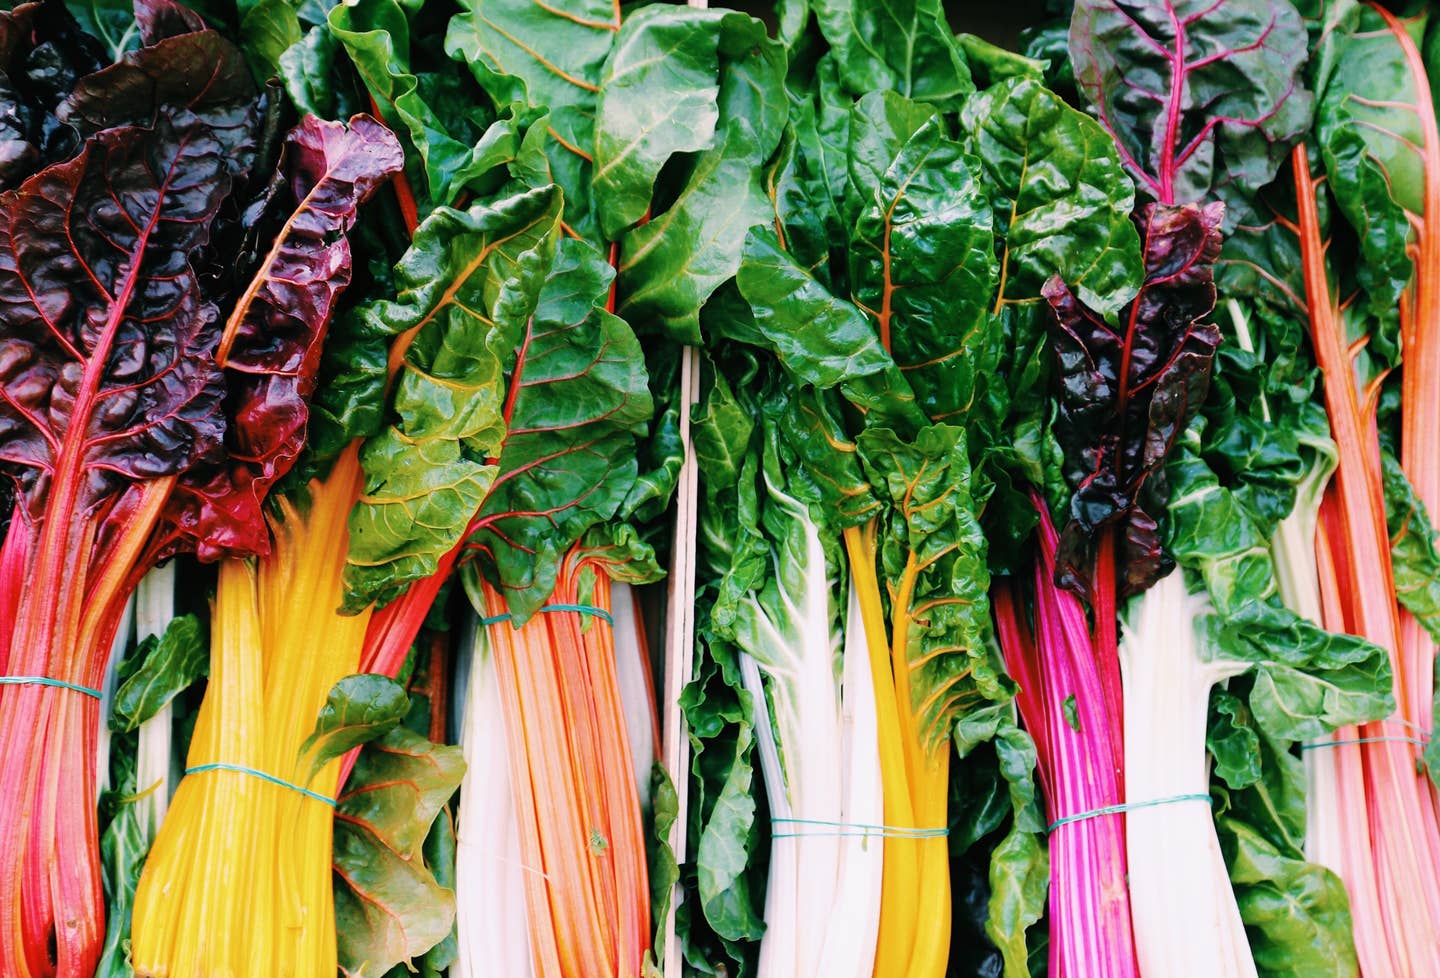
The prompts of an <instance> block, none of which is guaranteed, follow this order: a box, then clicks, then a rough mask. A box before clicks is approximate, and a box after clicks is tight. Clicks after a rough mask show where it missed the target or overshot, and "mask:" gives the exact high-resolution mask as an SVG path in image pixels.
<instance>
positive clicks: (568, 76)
mask: <svg viewBox="0 0 1440 978" xmlns="http://www.w3.org/2000/svg"><path fill="white" fill-rule="evenodd" d="M461 7H462V10H463V12H462V13H460V14H458V15H457V16H455V17H452V18H451V20H450V26H449V28H448V30H447V31H446V34H445V51H446V53H447V54H449V55H450V57H451V58H453V59H455V60H456V61H460V62H462V63H464V64H466V65H468V66H469V68H470V71H471V73H472V74H473V75H474V76H475V79H476V81H478V82H479V83H480V85H481V87H482V88H484V89H485V90H486V91H487V92H488V93H489V94H490V96H491V98H493V99H494V100H495V102H496V103H497V104H500V105H505V104H510V103H514V102H519V103H523V104H525V105H528V106H529V107H530V108H532V109H535V110H541V109H543V110H546V111H548V117H547V118H546V120H545V123H544V126H543V130H542V134H541V137H540V138H541V139H542V140H543V148H542V150H541V153H542V155H543V157H544V159H545V179H544V180H543V181H542V182H545V183H549V182H554V183H557V184H559V185H560V186H561V187H562V188H563V189H564V191H565V206H566V221H567V223H568V225H569V226H570V227H571V228H573V229H575V230H576V231H578V232H579V233H580V234H582V235H585V236H586V237H587V238H594V237H595V235H594V231H593V228H594V218H593V215H592V213H591V211H592V202H591V200H590V193H589V187H590V182H591V178H592V171H593V165H592V157H593V154H594V152H595V124H596V107H597V103H598V101H599V93H600V81H601V71H602V68H603V67H604V64H605V59H606V58H607V57H608V56H609V54H610V50H611V47H612V45H614V43H615V36H616V32H617V31H618V30H619V26H620V25H619V20H620V17H619V7H618V6H616V5H615V4H614V3H613V2H612V0H583V2H581V3H566V4H564V5H563V6H557V5H552V4H548V3H536V4H521V3H512V2H503V0H501V2H497V0H466V2H463V3H462V4H461Z"/></svg>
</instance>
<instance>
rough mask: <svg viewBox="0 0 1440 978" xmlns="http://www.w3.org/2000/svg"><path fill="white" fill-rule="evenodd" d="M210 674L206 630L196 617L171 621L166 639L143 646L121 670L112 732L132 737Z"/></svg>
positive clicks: (161, 638) (188, 616)
mask: <svg viewBox="0 0 1440 978" xmlns="http://www.w3.org/2000/svg"><path fill="white" fill-rule="evenodd" d="M209 672H210V657H209V654H208V650H207V647H206V644H205V629H204V627H203V626H202V625H201V624H200V619H199V618H197V617H196V616H195V615H181V616H179V617H178V618H174V619H172V620H171V621H170V624H169V625H167V626H166V627H165V631H164V633H163V634H162V635H160V636H158V637H156V636H154V635H152V636H150V637H148V638H146V639H145V640H144V641H143V642H141V643H140V646H139V648H137V649H136V650H135V651H134V652H133V653H131V654H130V655H129V656H127V657H126V659H125V662H124V663H123V664H122V665H121V667H120V686H119V688H118V689H116V690H115V701H114V706H113V707H112V708H111V711H110V729H111V730H115V731H119V732H124V733H128V732H129V731H132V730H137V729H139V727H140V724H142V723H144V722H145V721H146V720H148V719H150V718H151V717H153V716H154V715H155V714H156V713H159V712H160V710H161V709H163V708H164V707H165V705H166V704H167V703H169V702H170V701H171V700H173V699H174V698H175V697H176V695H177V694H179V693H180V692H181V691H182V690H184V689H185V688H186V687H187V686H189V685H190V684H191V683H193V682H195V681H196V680H197V679H199V678H200V677H201V676H205V675H208V674H209Z"/></svg>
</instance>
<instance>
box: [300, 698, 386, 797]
mask: <svg viewBox="0 0 1440 978" xmlns="http://www.w3.org/2000/svg"><path fill="white" fill-rule="evenodd" d="M409 709H410V698H409V697H408V696H406V695H405V687H403V686H401V685H400V684H399V683H397V682H396V681H395V680H393V679H391V678H390V677H389V676H377V675H373V674H369V673H360V674H358V675H354V676H346V677H345V678H343V679H341V680H340V681H339V682H337V683H336V684H335V685H334V686H332V687H331V688H330V692H328V693H326V694H325V705H324V706H322V707H321V708H320V715H319V716H318V717H316V719H315V729H314V730H313V731H312V732H311V733H310V736H308V737H306V738H305V742H304V743H302V744H301V745H300V756H299V760H298V762H297V765H296V767H297V770H299V771H301V772H302V774H301V779H302V783H304V784H309V783H310V780H311V779H312V778H314V777H315V775H316V774H318V773H320V769H321V768H322V767H324V766H325V765H326V764H328V763H329V762H330V761H332V760H334V759H335V758H337V757H339V756H340V755H341V754H344V753H345V752H347V751H349V750H351V749H352V748H355V747H359V746H360V745H361V744H368V743H369V742H370V741H372V740H376V739H378V738H380V737H383V736H385V735H386V734H387V733H389V732H390V731H391V730H394V729H395V727H396V726H398V725H399V723H400V721H401V720H403V719H405V715H406V713H407V712H408V711H409Z"/></svg>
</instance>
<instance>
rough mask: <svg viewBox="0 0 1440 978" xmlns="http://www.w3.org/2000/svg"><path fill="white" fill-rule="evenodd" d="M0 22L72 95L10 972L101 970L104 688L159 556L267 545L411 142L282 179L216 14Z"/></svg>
mask: <svg viewBox="0 0 1440 978" xmlns="http://www.w3.org/2000/svg"><path fill="white" fill-rule="evenodd" d="M0 17H3V22H0V38H3V44H0V54H3V56H4V60H5V62H6V64H7V65H8V69H9V70H15V71H17V72H18V71H23V70H24V68H23V67H17V66H23V65H25V64H26V63H27V62H26V61H25V59H24V57H23V56H22V55H23V52H25V51H27V50H35V49H37V48H39V47H41V46H45V47H46V50H47V51H54V50H60V51H62V52H68V54H69V56H70V60H69V61H68V62H67V64H66V69H67V70H66V71H61V72H57V73H55V74H54V76H53V77H50V78H49V81H50V82H51V83H52V84H54V83H55V81H56V80H57V79H61V78H63V79H64V80H65V82H66V83H67V86H68V87H67V90H66V91H64V92H63V93H59V92H57V93H54V95H53V96H51V97H48V98H47V97H46V96H45V94H44V93H43V92H42V94H41V97H39V98H38V99H37V100H35V101H34V104H32V105H30V106H28V108H29V109H30V110H31V111H30V112H28V113H21V114H20V117H21V118H22V119H25V118H28V119H29V121H30V123H31V125H30V126H29V128H28V129H27V130H26V132H25V133H24V136H25V137H26V138H25V139H24V140H22V141H21V142H20V143H19V144H18V145H19V148H18V149H15V151H14V152H13V153H12V154H11V157H10V158H9V159H7V163H6V167H5V172H4V180H5V183H6V184H7V185H8V186H10V187H12V188H13V189H11V190H9V191H8V192H6V193H4V194H3V195H0V236H3V241H4V244H3V257H0V341H3V350H4V352H3V354H0V385H3V391H4V394H3V398H0V468H3V470H4V472H5V474H6V475H7V477H8V481H11V482H12V484H13V485H14V487H15V504H14V511H13V513H12V514H11V517H10V523H9V527H8V529H7V531H6V533H5V538H4V543H3V547H0V567H3V574H0V674H3V675H5V676H6V677H8V678H7V680H6V682H5V683H4V684H3V685H0V743H3V757H4V758H5V760H4V762H3V765H0V790H3V791H4V793H5V797H6V798H7V799H9V800H10V801H9V802H8V803H7V804H11V805H13V806H14V807H13V810H14V811H16V812H19V813H23V814H22V815H21V816H20V817H19V818H16V819H14V820H12V821H10V822H8V823H7V825H6V827H5V830H4V831H3V833H0V949H3V950H0V958H3V964H0V970H3V971H4V972H5V973H6V974H9V975H17V976H27V978H28V976H36V975H51V974H60V975H75V976H88V975H90V974H91V973H93V971H94V968H95V965H96V961H97V959H98V956H99V952H100V942H101V938H102V936H103V930H104V928H103V924H102V921H101V916H102V913H101V899H100V890H101V886H100V867H99V861H98V847H97V839H96V819H95V811H94V808H93V807H92V806H91V805H89V804H87V803H86V801H85V800H86V799H92V798H94V797H95V779H96V761H95V758H96V738H97V725H98V719H99V718H98V700H97V698H96V697H94V696H92V695H91V691H92V690H94V689H96V688H97V687H98V686H99V685H100V682H101V677H102V674H103V671H104V668H105V664H106V661H107V658H108V655H109V652H110V648H111V644H112V640H113V637H114V634H115V631H116V629H117V626H118V623H119V620H120V616H121V612H122V610H123V608H124V606H125V602H126V600H127V598H128V596H129V594H130V593H131V592H132V591H133V589H134V587H135V585H136V582H137V581H138V579H139V577H140V576H141V575H142V574H143V573H144V571H145V570H146V569H147V568H149V567H150V566H152V565H153V564H154V563H155V562H156V561H157V560H158V559H161V558H163V557H165V556H167V555H169V554H172V553H175V552H178V551H182V550H194V551H197V552H199V553H200V554H201V555H202V556H204V557H209V558H214V557H216V556H219V555H221V554H224V553H240V554H245V553H253V552H255V551H256V550H258V549H262V548H263V547H264V546H265V537H264V533H263V526H262V525H261V524H260V521H259V515H260V501H261V499H263V497H264V495H265V493H266V491H267V490H268V488H269V486H270V485H271V484H273V482H274V480H275V479H276V478H278V477H279V476H280V475H283V474H284V472H285V471H286V469H287V468H288V467H289V465H290V463H291V462H292V461H293V460H294V458H295V457H296V455H297V454H298V452H299V449H300V445H301V441H302V439H303V432H304V423H305V416H306V407H305V398H306V397H307V396H308V394H309V392H310V389H311V387H312V386H313V371H314V367H315V365H316V362H317V360H318V350H319V344H320V341H321V338H322V337H323V335H324V330H325V327H326V325H327V324H328V321H329V317H330V312H331V305H332V303H333V300H334V297H335V294H336V293H337V292H338V291H339V290H341V289H343V288H344V287H345V285H346V284H347V283H348V281H349V255H348V248H347V247H346V245H345V243H344V238H343V234H344V232H345V230H347V229H348V227H349V226H350V223H351V222H352V221H353V219H354V210H355V206H356V205H357V204H358V202H359V201H360V200H361V199H363V198H364V197H365V196H366V194H368V193H369V191H370V190H371V189H373V187H374V186H375V185H376V184H377V182H378V181H379V180H380V179H381V178H382V177H383V176H384V175H385V174H386V173H388V171H389V169H392V168H393V166H394V163H393V162H387V160H388V159H390V158H391V156H390V155H387V152H386V149H385V148H386V147H387V146H390V145H393V138H392V137H390V136H389V134H388V133H385V132H384V131H383V130H381V129H379V127H377V126H375V125H374V123H373V122H370V121H368V120H364V119H357V120H355V121H354V123H353V126H352V127H351V128H350V129H348V130H347V129H346V127H344V126H341V125H338V124H321V123H316V122H314V121H313V120H311V121H308V122H307V123H305V124H304V125H302V126H300V127H298V128H297V129H296V130H295V131H294V132H293V133H292V134H291V136H290V139H289V141H288V143H287V145H286V147H285V150H284V153H283V162H282V163H281V164H280V165H281V167H282V171H283V176H282V177H281V178H280V179H278V180H276V181H274V183H273V184H272V181H271V179H270V177H271V172H272V171H273V170H274V167H275V161H274V160H273V158H270V157H273V155H274V151H275V146H274V145H273V143H270V142H268V141H267V140H266V139H265V138H264V134H265V133H266V131H267V127H266V126H265V125H264V124H263V123H262V120H264V119H265V118H266V117H267V114H269V113H274V112H275V111H276V110H277V109H278V106H276V105H274V104H273V103H271V102H269V101H267V100H266V99H263V98H261V96H260V95H259V93H257V91H256V90H255V88H254V86H253V84H252V82H251V80H250V75H249V72H248V71H247V69H246V67H245V64H244V62H243V60H242V59H241V58H240V55H239V52H238V50H237V49H236V48H234V47H233V46H232V45H231V44H230V43H229V42H227V41H225V40H224V39H223V38H221V37H220V35H219V34H217V33H215V32H214V31H211V30H208V29H206V28H205V25H204V24H203V23H202V22H201V21H200V19H199V18H198V17H197V16H196V15H195V14H193V13H190V12H189V11H187V10H185V9H184V8H181V7H179V6H177V5H174V4H171V3H169V2H168V0H142V2H140V3H138V4H137V5H136V23H137V26H138V29H139V33H140V37H141V42H142V43H141V47H140V48H139V49H138V50H136V51H134V52H132V53H130V54H127V55H125V56H124V57H123V58H121V60H120V61H119V62H117V63H115V64H113V65H110V66H109V67H103V68H101V67H100V65H99V64H97V63H96V62H97V61H98V60H99V58H98V51H97V50H96V48H97V46H96V45H94V44H93V42H88V40H87V39H86V38H85V36H84V35H83V34H81V33H80V32H79V30H78V28H76V27H75V25H74V24H73V22H69V21H68V15H67V14H65V12H64V8H63V7H61V6H59V5H56V4H48V5H34V4H32V5H24V6H21V7H19V8H16V9H15V10H14V11H12V12H11V13H9V14H5V15H0ZM57 38H58V40H57ZM30 63H33V62H30ZM13 80H14V79H12V81H13ZM18 87H20V88H21V89H22V90H25V89H26V86H25V85H23V84H20V85H19V86H18ZM31 90H32V91H33V89H31ZM270 118H271V120H272V121H274V120H275V119H276V118H277V117H275V116H273V115H271V116H270ZM7 146H8V147H10V148H12V149H14V148H15V147H16V146H17V142H14V141H12V142H10V143H7ZM267 187H268V188H269V189H268V190H266V188H267ZM252 202H253V206H248V207H247V206H246V205H249V204H251V203H252ZM292 210H293V213H291V211H292ZM287 215H288V219H287ZM337 239H338V240H337ZM256 242H259V243H258V244H257V243H256ZM302 253H303V254H304V255H305V256H307V257H306V258H305V259H304V260H298V256H299V255H300V254H302ZM262 255H263V257H261V256H262ZM222 270H224V273H223V274H222V273H221V272H222ZM252 275H253V278H252Z"/></svg>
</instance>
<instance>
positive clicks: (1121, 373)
mask: <svg viewBox="0 0 1440 978" xmlns="http://www.w3.org/2000/svg"><path fill="white" fill-rule="evenodd" d="M1077 9H1078V8H1077ZM1223 211H1224V208H1223V206H1222V205H1220V204H1208V205H1206V206H1205V207H1203V208H1201V207H1194V206H1185V207H1163V206H1160V205H1157V204H1148V205H1146V206H1145V207H1143V208H1141V210H1140V211H1139V212H1138V214H1137V217H1136V221H1137V223H1138V224H1139V226H1140V230H1141V236H1142V238H1143V239H1144V241H1145V256H1144V260H1145V282H1144V285H1143V286H1141V289H1140V294H1139V295H1138V296H1137V297H1136V298H1135V300H1134V301H1133V302H1132V303H1131V304H1130V306H1129V307H1128V308H1127V309H1125V310H1122V311H1121V313H1120V317H1119V320H1120V325H1119V326H1115V325H1112V324H1111V323H1109V322H1107V321H1106V320H1105V318H1104V317H1102V316H1101V315H1099V314H1098V313H1096V312H1094V311H1093V310H1090V309H1087V308H1086V307H1085V305H1084V304H1083V303H1082V302H1081V301H1080V300H1079V299H1078V298H1077V297H1076V296H1075V294H1074V292H1072V291H1071V290H1070V288H1069V287H1068V286H1067V285H1066V284H1065V283H1064V282H1062V281H1061V280H1060V279H1059V278H1058V277H1056V278H1053V279H1051V280H1050V282H1049V283H1048V284H1047V285H1046V286H1045V290H1044V291H1045V298H1046V299H1047V300H1048V301H1049V303H1050V306H1051V309H1052V310H1054V313H1055V319H1054V323H1053V324H1052V325H1053V328H1052V331H1051V335H1052V337H1053V340H1054V347H1055V353H1056V358H1057V366H1058V380H1059V383H1060V398H1059V417H1058V418H1057V420H1056V425H1055V431H1056V435H1057V437H1058V438H1059V441H1060V445H1061V447H1062V448H1063V450H1064V453H1065V466H1066V479H1067V481H1068V482H1069V483H1070V485H1071V486H1072V487H1073V488H1074V490H1075V492H1074V496H1073V497H1072V498H1071V502H1070V518H1069V521H1068V522H1067V523H1066V525H1065V528H1064V531H1063V532H1062V533H1061V537H1060V552H1059V555H1058V560H1057V564H1058V567H1057V580H1058V581H1059V582H1060V583H1061V584H1062V585H1064V586H1065V587H1069V588H1073V589H1077V590H1084V589H1085V588H1087V587H1088V586H1089V580H1090V573H1091V567H1092V565H1093V562H1094V560H1093V553H1094V546H1095V537H1096V535H1097V534H1098V533H1099V532H1101V531H1102V529H1103V528H1107V527H1116V526H1118V527H1120V528H1121V529H1122V530H1123V533H1124V543H1123V545H1122V547H1121V548H1120V552H1119V556H1118V559H1117V564H1118V567H1119V574H1118V577H1119V581H1118V585H1117V586H1118V587H1119V588H1120V593H1121V594H1125V595H1130V594H1138V593H1139V592H1141V591H1143V590H1145V588H1147V587H1149V586H1150V585H1151V584H1152V583H1154V582H1155V581H1156V580H1159V578H1160V577H1162V576H1163V575H1164V574H1165V573H1166V572H1167V571H1168V570H1169V568H1170V566H1171V563H1170V560H1169V558H1168V557H1167V556H1166V555H1165V554H1164V553H1163V552H1162V550H1161V547H1160V542H1161V535H1160V532H1159V521H1160V520H1161V519H1163V518H1164V513H1165V510H1164V506H1165V499H1166V496H1167V492H1166V488H1165V472H1164V462H1165V459H1166V457H1167V455H1168V454H1169V452H1170V449H1171V447H1172V446H1173V445H1174V443H1175V441H1176V439H1178V438H1179V437H1180V436H1181V435H1182V434H1183V433H1184V431H1185V428H1186V426H1187V425H1188V424H1189V423H1190V420H1191V418H1192V417H1194V415H1195V413H1196V412H1198V411H1199V409H1200V406H1201V404H1202V403H1203V401H1204V400H1205V393H1206V388H1207V386H1208V384H1209V378H1210V363H1211V359H1212V358H1213V357H1214V354H1215V347H1216V346H1217V345H1218V344H1219V342H1220V331H1219V330H1218V329H1217V328H1216V327H1215V326H1214V325H1213V324H1210V323H1203V322H1201V321H1200V320H1201V318H1202V317H1205V316H1208V315H1209V314H1210V312H1211V310H1213V309H1214V307H1215V285H1214V282H1213V278H1212V269H1211V264H1212V263H1213V262H1214V261H1215V259H1216V257H1217V256H1218V255H1219V253H1220V220H1221V215H1222V214H1223Z"/></svg>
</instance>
